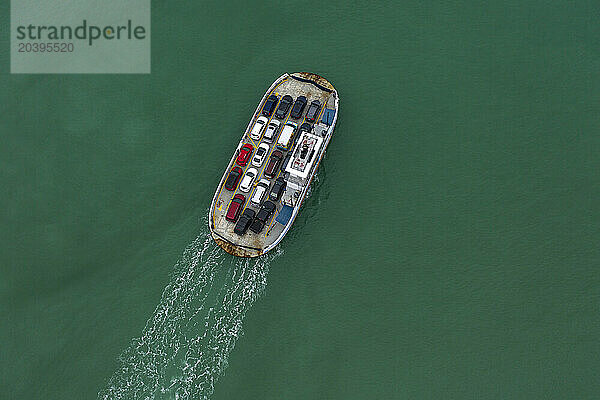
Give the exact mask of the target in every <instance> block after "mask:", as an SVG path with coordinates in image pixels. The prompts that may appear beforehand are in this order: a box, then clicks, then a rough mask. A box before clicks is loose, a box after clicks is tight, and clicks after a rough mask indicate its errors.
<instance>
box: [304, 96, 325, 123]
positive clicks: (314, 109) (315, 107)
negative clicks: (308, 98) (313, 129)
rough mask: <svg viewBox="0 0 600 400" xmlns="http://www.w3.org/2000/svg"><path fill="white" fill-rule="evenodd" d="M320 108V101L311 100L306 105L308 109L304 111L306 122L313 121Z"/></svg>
mask: <svg viewBox="0 0 600 400" xmlns="http://www.w3.org/2000/svg"><path fill="white" fill-rule="evenodd" d="M320 109H321V103H320V102H319V100H315V101H313V102H311V103H310V106H309V107H308V111H306V120H307V121H308V122H315V119H316V118H317V114H318V113H319V110H320Z"/></svg>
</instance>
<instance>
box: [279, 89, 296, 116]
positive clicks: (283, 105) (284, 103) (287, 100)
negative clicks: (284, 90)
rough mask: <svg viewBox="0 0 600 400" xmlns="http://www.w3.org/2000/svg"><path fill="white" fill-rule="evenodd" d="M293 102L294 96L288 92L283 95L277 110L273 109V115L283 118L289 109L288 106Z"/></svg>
mask: <svg viewBox="0 0 600 400" xmlns="http://www.w3.org/2000/svg"><path fill="white" fill-rule="evenodd" d="M293 102H294V98H293V97H292V96H290V95H289V94H286V95H285V96H283V98H282V99H281V101H280V102H279V106H278V107H277V111H275V116H276V117H277V118H279V119H283V118H285V116H286V115H287V113H288V111H290V107H291V106H292V103H293Z"/></svg>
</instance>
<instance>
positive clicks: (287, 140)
mask: <svg viewBox="0 0 600 400" xmlns="http://www.w3.org/2000/svg"><path fill="white" fill-rule="evenodd" d="M297 127H298V124H296V123H294V122H286V124H285V125H284V126H283V129H282V130H281V135H279V139H277V147H278V148H280V149H282V150H285V151H286V150H288V149H289V148H291V147H292V146H291V145H292V143H293V140H292V139H293V137H294V134H295V133H296V128H297Z"/></svg>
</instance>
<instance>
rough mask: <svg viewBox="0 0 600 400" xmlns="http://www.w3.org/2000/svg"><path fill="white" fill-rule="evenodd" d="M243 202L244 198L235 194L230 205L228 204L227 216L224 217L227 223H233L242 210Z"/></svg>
mask: <svg viewBox="0 0 600 400" xmlns="http://www.w3.org/2000/svg"><path fill="white" fill-rule="evenodd" d="M245 202H246V197H244V195H243V194H236V195H235V196H233V200H231V203H229V208H228V209H227V215H226V216H225V218H226V219H227V221H231V222H235V221H236V220H237V219H238V217H239V216H240V212H241V211H242V208H244V203H245Z"/></svg>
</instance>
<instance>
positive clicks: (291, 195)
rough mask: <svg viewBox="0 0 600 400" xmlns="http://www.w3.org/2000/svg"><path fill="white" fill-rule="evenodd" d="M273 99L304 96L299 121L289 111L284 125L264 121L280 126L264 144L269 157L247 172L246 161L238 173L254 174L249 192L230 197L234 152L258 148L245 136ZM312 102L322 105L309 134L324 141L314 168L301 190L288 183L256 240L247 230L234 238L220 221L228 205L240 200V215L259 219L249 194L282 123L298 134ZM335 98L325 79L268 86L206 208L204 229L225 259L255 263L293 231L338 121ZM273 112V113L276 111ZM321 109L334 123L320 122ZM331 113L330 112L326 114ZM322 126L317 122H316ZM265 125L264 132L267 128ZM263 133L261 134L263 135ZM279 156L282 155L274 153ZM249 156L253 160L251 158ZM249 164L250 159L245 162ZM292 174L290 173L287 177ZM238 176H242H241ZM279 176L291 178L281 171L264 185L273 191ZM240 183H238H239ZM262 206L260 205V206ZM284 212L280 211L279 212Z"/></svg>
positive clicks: (288, 78) (304, 77)
mask: <svg viewBox="0 0 600 400" xmlns="http://www.w3.org/2000/svg"><path fill="white" fill-rule="evenodd" d="M272 94H275V95H276V96H278V97H279V101H280V100H281V98H282V97H283V96H285V95H290V96H292V98H293V99H294V100H296V98H298V96H305V97H306V99H307V104H306V107H305V108H304V111H303V113H302V115H301V117H300V118H299V119H293V118H291V117H290V111H291V107H290V111H288V113H287V115H286V117H285V118H284V119H278V118H277V117H275V112H273V114H272V115H271V117H270V118H269V121H268V123H270V122H271V121H273V120H279V121H280V123H281V125H280V128H279V129H278V132H277V134H276V136H275V138H274V139H273V141H272V142H271V143H268V144H269V146H270V149H269V153H268V154H267V156H266V157H264V161H263V163H262V165H261V166H260V167H259V168H257V167H255V166H252V164H251V161H248V163H247V165H246V166H245V167H240V168H241V169H242V171H243V172H244V174H245V173H246V171H247V170H248V168H257V170H258V176H257V177H256V178H255V179H254V181H253V184H252V187H251V189H250V191H249V192H247V193H244V192H242V191H241V190H240V188H239V182H238V186H237V187H236V188H235V190H233V191H229V190H227V189H225V188H224V183H225V180H226V179H227V176H228V175H229V172H230V171H231V169H232V168H233V167H234V166H236V165H237V164H236V163H235V161H236V158H237V155H238V152H239V149H240V148H241V147H242V146H243V145H244V144H245V143H249V144H251V145H252V147H253V148H254V152H255V151H256V149H257V148H258V146H259V145H260V144H261V143H262V142H263V137H262V136H261V138H260V140H253V139H252V138H251V137H250V130H251V128H252V127H253V126H254V123H255V121H256V119H257V118H258V117H259V116H261V115H262V108H263V105H264V103H265V100H266V99H267V98H268V97H269V96H270V95H272ZM314 100H318V101H319V102H320V103H321V109H320V110H319V111H318V113H317V118H316V119H315V122H314V124H313V129H312V134H313V135H316V136H318V137H321V138H323V145H322V146H320V148H319V149H318V151H317V154H315V155H314V162H313V163H312V166H311V167H310V171H309V173H308V177H307V178H306V179H305V180H304V181H303V183H300V184H292V182H288V184H287V186H286V189H285V191H284V193H283V194H282V196H281V198H280V200H279V201H277V202H273V203H275V204H276V207H277V208H276V210H275V212H274V213H273V214H271V217H270V218H269V219H268V220H267V222H266V224H265V226H264V228H263V230H262V231H261V232H260V233H258V234H256V233H254V232H252V231H251V230H248V231H247V232H246V233H245V234H244V235H241V236H240V235H238V234H236V233H235V232H234V231H233V229H234V227H235V223H234V222H230V221H228V220H226V219H225V215H226V213H227V210H228V208H229V205H230V203H231V200H232V199H233V197H234V196H235V195H236V194H242V195H244V196H245V198H246V202H245V204H244V205H243V208H242V211H241V212H240V214H239V215H241V214H242V213H243V211H244V210H245V209H246V207H250V208H252V209H253V210H255V211H256V212H257V213H258V210H259V207H257V206H255V205H254V204H251V203H250V199H251V198H252V196H253V195H254V191H255V190H256V185H257V183H258V182H259V180H260V179H263V178H264V179H268V178H267V177H266V176H265V175H264V170H265V168H266V166H267V165H268V162H269V158H270V156H271V153H273V151H274V150H276V143H277V139H278V137H279V135H280V133H281V130H282V128H283V126H284V125H285V123H286V122H288V121H291V122H294V123H296V124H298V128H299V127H300V126H301V125H302V124H303V123H305V122H306V113H307V110H308V108H309V106H310V103H311V102H312V101H314ZM338 101H339V99H338V96H337V92H336V91H335V89H334V88H333V86H332V85H331V84H330V83H329V82H328V81H326V80H325V79H324V78H322V77H320V76H318V75H315V74H310V73H295V74H291V75H290V74H285V75H282V76H281V77H280V78H279V79H278V80H276V81H275V82H274V83H273V85H271V87H270V88H269V89H268V90H267V92H266V93H265V95H264V96H263V98H262V100H261V102H260V104H259V106H258V108H257V109H256V111H255V112H254V115H253V117H252V119H251V121H250V123H249V124H248V126H247V128H246V131H245V132H244V135H243V137H242V140H241V141H240V143H239V145H238V147H237V148H236V151H235V152H234V154H233V157H232V158H231V160H230V162H229V165H228V166H227V170H226V171H225V174H224V175H223V178H222V179H221V182H220V183H219V187H218V188H217V191H216V193H215V196H214V198H213V202H212V204H211V210H210V216H209V225H210V230H211V233H212V236H213V238H214V239H215V241H216V242H217V243H218V244H219V245H220V246H221V247H222V248H223V249H225V250H226V251H227V252H228V253H230V254H233V255H236V256H241V257H256V256H259V255H261V254H264V253H266V252H267V251H269V250H271V249H272V248H273V247H275V245H277V243H279V241H280V240H281V239H282V238H283V236H285V234H286V233H287V231H288V230H289V228H290V226H291V225H292V223H293V221H294V219H295V217H296V215H297V213H298V210H299V208H300V206H301V204H302V201H303V200H304V197H305V196H306V192H307V190H308V187H309V185H310V181H311V180H312V177H313V176H314V173H315V172H316V170H317V168H318V165H319V162H320V160H321V158H322V156H323V154H324V152H325V148H326V147H327V144H328V143H329V140H330V139H331V134H332V132H333V128H334V125H335V120H336V119H337V108H338ZM275 109H276V107H275ZM326 109H329V110H334V111H333V115H335V117H334V118H333V121H331V119H328V118H327V116H325V117H324V116H323V113H324V112H327V111H324V110H326ZM328 112H329V113H331V111H328ZM322 119H323V120H325V121H321V120H322ZM268 123H267V124H266V125H265V126H268ZM264 131H266V128H265V129H263V135H264ZM299 136H300V132H299V130H297V131H296V133H295V134H294V140H295V141H297V140H298V137H299ZM295 145H296V144H294V145H293V146H290V148H289V152H292V151H293V150H294V148H295ZM278 150H280V151H282V149H280V148H279V149H278ZM282 152H283V153H284V158H283V159H284V160H285V157H286V156H287V153H288V152H287V151H282ZM253 155H254V153H253V154H252V156H253ZM250 160H251V159H250ZM292 172H293V171H292ZM242 176H243V175H242ZM280 176H283V177H284V179H286V181H288V179H289V176H290V172H286V171H285V170H282V168H278V172H277V173H276V174H275V176H274V177H273V178H272V179H268V180H269V182H270V187H269V190H270V188H271V187H272V185H273V182H275V180H276V179H277V178H278V177H280ZM240 182H241V179H240ZM266 199H268V192H267V195H266V196H265V200H266ZM265 200H263V202H264V201H265ZM282 210H283V211H282Z"/></svg>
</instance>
